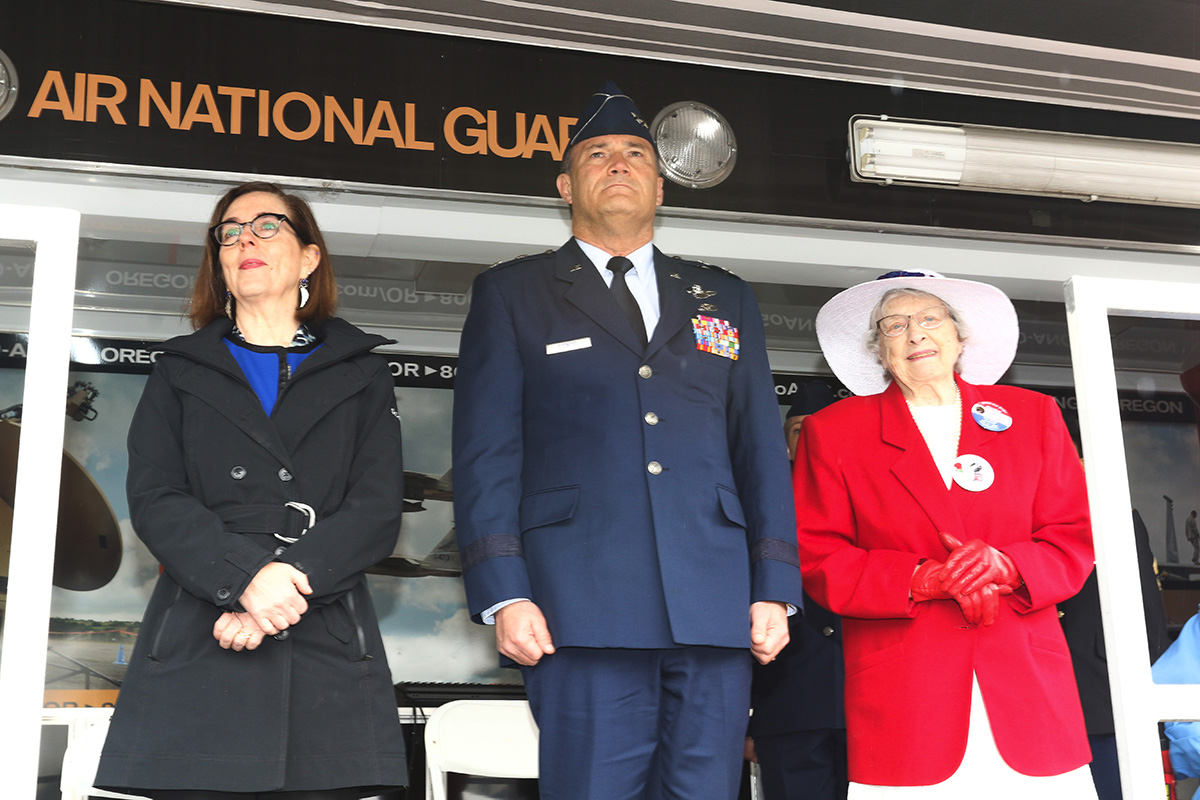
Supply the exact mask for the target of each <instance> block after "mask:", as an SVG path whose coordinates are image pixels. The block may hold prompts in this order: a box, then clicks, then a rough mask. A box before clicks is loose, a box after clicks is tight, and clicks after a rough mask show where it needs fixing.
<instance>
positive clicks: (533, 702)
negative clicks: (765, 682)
mask: <svg viewBox="0 0 1200 800" xmlns="http://www.w3.org/2000/svg"><path fill="white" fill-rule="evenodd" d="M750 662H751V656H750V654H749V653H748V652H747V651H746V650H739V649H734V648H721V647H681V648H674V649H665V650H632V649H616V648H607V649H606V648H594V649H593V648H581V647H563V648H560V649H559V650H557V651H556V652H555V653H554V654H553V655H548V656H543V657H542V660H541V661H540V662H539V663H538V665H537V666H534V667H521V672H522V674H523V676H524V678H525V688H526V691H527V692H528V695H529V702H530V706H531V707H532V709H533V716H534V719H535V720H537V723H538V728H539V730H540V737H541V738H540V741H541V745H540V752H539V763H540V766H539V769H540V773H541V776H540V778H539V791H540V793H541V798H542V800H722V799H727V800H733V799H734V798H736V797H737V792H738V783H739V781H740V779H741V774H742V744H743V739H744V737H745V732H746V720H747V715H748V713H749V708H750Z"/></svg>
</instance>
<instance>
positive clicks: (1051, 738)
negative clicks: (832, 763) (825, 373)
mask: <svg viewBox="0 0 1200 800" xmlns="http://www.w3.org/2000/svg"><path fill="white" fill-rule="evenodd" d="M817 336H818V339H819V341H820V343H821V350H822V352H823V353H824V355H825V359H826V361H827V362H828V364H829V366H830V368H831V369H832V370H833V372H834V374H835V375H836V376H837V377H838V379H839V380H841V382H842V383H843V384H844V385H845V386H846V387H847V388H848V389H850V391H851V392H853V393H854V394H856V395H859V396H858V397H852V398H848V399H846V400H843V401H841V402H838V403H835V404H834V405H832V406H830V407H828V408H826V409H824V410H823V411H819V412H817V413H816V414H814V415H813V416H811V417H809V418H808V419H807V420H806V421H805V423H804V426H803V428H802V429H801V432H800V445H799V448H798V450H797V454H796V466H795V470H794V483H795V489H796V512H797V517H796V519H797V527H798V533H799V540H800V553H801V563H802V564H803V567H804V579H805V587H806V589H807V590H808V592H809V594H811V595H812V597H813V599H814V600H816V601H817V602H818V603H821V604H822V605H824V606H826V607H827V608H829V609H830V610H832V611H833V612H835V613H837V614H840V615H841V617H842V622H843V645H844V648H845V658H846V729H847V739H848V757H849V773H850V780H851V784H850V791H849V797H850V798H853V799H854V800H863V799H864V798H906V797H912V798H921V800H937V799H938V798H951V797H953V798H956V799H957V798H961V797H972V798H1005V800H1010V799H1011V798H1013V797H1020V798H1022V800H1035V799H1036V800H1041V799H1042V798H1062V797H1070V798H1073V800H1074V799H1075V798H1095V796H1096V794H1095V789H1094V787H1093V785H1092V780H1091V775H1090V774H1089V772H1088V770H1087V767H1086V764H1087V762H1088V759H1089V757H1090V755H1089V751H1088V742H1087V737H1086V735H1085V732H1084V721H1083V714H1082V711H1081V710H1080V703H1079V695H1078V693H1077V691H1076V688H1075V676H1074V674H1073V672H1072V669H1071V659H1070V655H1069V653H1068V650H1067V644H1066V642H1065V641H1064V639H1063V633H1062V629H1061V628H1060V627H1059V624H1058V619H1057V614H1056V610H1055V604H1056V603H1058V602H1059V601H1061V600H1065V599H1066V598H1068V597H1071V596H1072V595H1074V594H1075V593H1076V592H1078V591H1079V588H1080V586H1082V584H1083V582H1084V579H1085V578H1086V577H1087V575H1088V573H1089V572H1090V571H1091V569H1092V564H1093V554H1092V543H1091V526H1090V520H1089V517H1088V506H1087V497H1086V490H1085V487H1084V479H1083V470H1082V467H1081V465H1080V463H1079V459H1078V457H1077V456H1076V454H1075V449H1074V446H1073V445H1072V443H1071V438H1070V436H1069V434H1068V432H1067V429H1066V426H1065V425H1064V423H1063V420H1062V416H1061V414H1060V413H1059V410H1058V407H1057V406H1056V405H1055V403H1054V401H1053V400H1052V399H1051V398H1049V397H1046V396H1044V395H1041V394H1037V393H1034V392H1030V391H1026V390H1024V389H1017V388H1014V387H1006V386H994V385H992V384H994V383H995V382H996V381H997V380H998V379H999V378H1000V377H1001V376H1002V375H1003V374H1004V372H1005V371H1006V370H1007V369H1008V367H1009V365H1010V364H1011V363H1012V359H1013V356H1014V354H1015V353H1016V344H1017V338H1018V328H1017V316H1016V312H1015V310H1014V309H1013V306H1012V303H1011V302H1010V301H1009V300H1008V298H1007V297H1005V296H1004V294H1003V293H1002V292H1000V291H999V290H998V289H996V288H995V287H992V286H988V285H986V284H982V283H977V282H974V281H965V280H957V279H952V278H945V277H942V276H941V275H938V274H937V273H933V272H925V271H912V272H892V273H888V274H886V275H884V276H882V277H881V278H880V279H878V280H876V281H871V282H868V283H863V284H859V285H857V286H853V287H851V288H849V289H846V290H845V291H843V292H841V293H840V294H838V295H837V296H836V297H834V298H833V299H832V300H830V301H829V302H828V303H826V304H825V306H824V307H822V309H821V310H820V312H819V313H818V315H817Z"/></svg>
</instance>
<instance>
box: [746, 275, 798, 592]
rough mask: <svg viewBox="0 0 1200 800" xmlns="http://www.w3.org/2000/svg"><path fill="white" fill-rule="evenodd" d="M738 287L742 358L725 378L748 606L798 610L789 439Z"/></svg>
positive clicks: (751, 313)
mask: <svg viewBox="0 0 1200 800" xmlns="http://www.w3.org/2000/svg"><path fill="white" fill-rule="evenodd" d="M741 287H742V298H741V329H740V330H739V332H738V336H739V340H740V352H739V358H738V361H737V364H736V368H735V369H733V370H731V372H730V385H729V405H728V409H727V431H728V434H727V435H728V442H729V456H730V461H731V463H732V466H733V475H734V479H735V480H736V481H737V490H738V497H739V499H740V500H741V503H742V511H743V513H744V514H745V516H746V536H747V543H748V546H749V548H750V565H751V587H750V602H752V603H755V602H759V601H775V602H780V603H790V604H791V605H793V606H795V607H796V608H798V609H799V608H803V602H804V601H803V594H802V592H801V588H800V556H799V550H798V546H797V543H796V515H795V504H794V501H793V499H792V486H791V480H790V477H789V476H790V471H789V469H788V460H787V440H786V439H785V438H784V435H783V427H782V425H781V423H780V417H779V403H778V401H777V400H776V397H775V382H774V380H773V379H772V377H771V367H770V365H769V364H768V362H767V349H766V335H765V334H764V332H763V324H762V312H760V311H759V308H758V301H757V300H755V299H754V293H753V292H752V291H751V290H750V287H749V286H748V285H746V284H745V283H742V284H741Z"/></svg>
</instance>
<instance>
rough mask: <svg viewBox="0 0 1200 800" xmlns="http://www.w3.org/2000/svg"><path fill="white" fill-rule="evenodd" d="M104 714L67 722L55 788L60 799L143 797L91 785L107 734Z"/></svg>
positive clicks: (138, 799) (140, 798) (132, 798)
mask: <svg viewBox="0 0 1200 800" xmlns="http://www.w3.org/2000/svg"><path fill="white" fill-rule="evenodd" d="M108 722H109V718H108V716H107V715H105V716H103V717H101V716H96V717H89V718H87V719H80V720H77V721H75V722H72V723H71V727H70V732H69V734H68V741H67V751H66V753H64V754H63V765H62V778H61V779H60V780H59V783H58V788H59V789H60V790H61V791H62V796H63V800H82V798H85V797H88V798H90V797H117V798H129V799H130V800H146V799H145V798H144V797H143V796H142V795H136V794H121V793H120V792H109V791H105V790H104V789H97V788H96V787H94V786H92V782H93V781H95V780H96V769H97V767H99V766H100V751H101V750H102V749H104V740H105V738H107V736H108Z"/></svg>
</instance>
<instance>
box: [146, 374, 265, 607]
mask: <svg viewBox="0 0 1200 800" xmlns="http://www.w3.org/2000/svg"><path fill="white" fill-rule="evenodd" d="M165 369H166V367H165V366H164V365H163V364H162V363H160V364H159V365H158V366H156V367H155V369H154V371H153V372H152V373H150V377H149V379H147V381H146V388H145V389H144V390H143V392H142V398H141V400H140V401H139V402H138V406H137V410H136V411H134V414H133V421H132V422H131V423H130V426H129V438H128V445H129V470H128V472H127V474H126V479H125V489H126V494H127V496H128V499H129V514H130V521H131V522H132V524H133V529H134V531H136V532H137V535H138V537H139V538H140V539H141V540H142V541H143V542H145V544H146V547H148V548H149V550H150V552H151V553H153V554H154V557H155V558H156V559H157V560H158V562H159V563H160V564H162V565H163V568H164V569H165V570H166V571H167V573H168V574H169V575H170V576H171V578H173V579H174V580H175V582H176V583H178V584H179V585H180V586H182V587H183V588H184V589H185V590H186V591H187V592H188V593H190V594H192V595H195V596H196V597H198V598H199V599H201V600H207V601H208V602H210V603H212V604H213V605H214V606H217V607H219V608H223V609H226V610H235V609H236V608H237V607H238V606H237V600H238V598H239V597H241V595H242V592H244V591H245V590H246V587H247V586H248V585H250V581H251V579H252V578H253V577H254V576H255V575H256V574H257V573H258V571H259V570H260V569H262V568H263V567H264V566H265V565H266V564H268V563H269V562H271V561H273V560H274V556H272V554H271V552H270V551H269V550H265V549H263V548H262V547H260V546H259V545H257V544H255V543H254V542H252V541H250V539H249V538H247V537H245V536H242V535H240V534H236V533H232V532H230V531H228V530H226V529H225V525H224V523H222V521H221V518H220V517H219V516H218V515H217V514H216V513H214V512H212V511H210V510H209V509H208V508H206V507H205V506H204V505H203V504H202V503H201V502H200V501H199V500H197V499H196V497H194V496H193V494H192V483H191V480H190V478H189V476H188V470H187V465H186V459H185V457H184V448H183V407H182V404H181V403H180V401H179V397H178V396H177V395H176V394H175V391H174V390H173V389H172V387H171V386H170V384H169V382H168V381H167V379H166V378H165V376H164V370H165Z"/></svg>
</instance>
